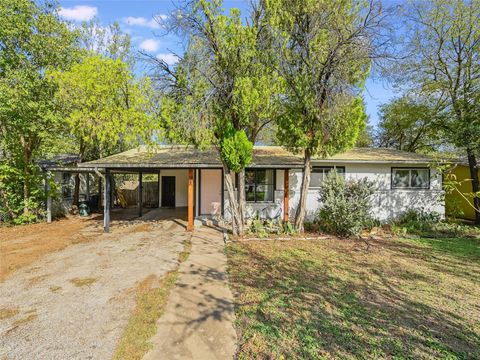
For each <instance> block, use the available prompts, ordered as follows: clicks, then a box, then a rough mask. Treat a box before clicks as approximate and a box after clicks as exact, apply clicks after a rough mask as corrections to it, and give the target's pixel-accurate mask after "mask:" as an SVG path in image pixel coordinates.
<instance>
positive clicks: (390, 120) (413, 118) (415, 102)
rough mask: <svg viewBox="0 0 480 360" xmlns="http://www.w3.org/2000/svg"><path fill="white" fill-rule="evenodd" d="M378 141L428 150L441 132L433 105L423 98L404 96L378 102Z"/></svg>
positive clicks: (395, 145)
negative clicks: (388, 101)
mask: <svg viewBox="0 0 480 360" xmlns="http://www.w3.org/2000/svg"><path fill="white" fill-rule="evenodd" d="M378 127H379V132H378V134H377V143H378V145H379V146H382V147H390V148H395V149H398V150H405V151H411V152H431V151H433V150H435V149H436V148H437V147H438V143H439V139H440V134H441V132H440V131H439V126H438V119H437V118H436V109H435V107H434V105H432V104H429V103H428V102H427V101H426V99H414V98H412V97H408V96H403V97H400V98H398V99H394V100H393V101H391V102H390V103H388V104H385V105H381V106H380V123H379V124H378Z"/></svg>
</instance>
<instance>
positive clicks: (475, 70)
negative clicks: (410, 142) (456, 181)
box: [398, 0, 480, 224]
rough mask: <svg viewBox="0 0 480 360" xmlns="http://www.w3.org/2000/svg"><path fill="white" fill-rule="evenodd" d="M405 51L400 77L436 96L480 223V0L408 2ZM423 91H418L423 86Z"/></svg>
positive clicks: (441, 126)
mask: <svg viewBox="0 0 480 360" xmlns="http://www.w3.org/2000/svg"><path fill="white" fill-rule="evenodd" d="M405 19H406V20H407V31H406V35H405V37H404V42H403V43H402V44H401V45H403V46H404V51H405V56H404V57H403V58H404V61H402V62H401V63H400V65H399V69H398V74H399V76H398V80H399V82H400V83H401V84H402V85H403V86H404V87H411V88H415V89H419V91H421V93H422V94H424V95H425V96H427V97H431V98H434V99H436V101H437V102H438V103H440V104H442V106H439V107H438V112H437V114H436V117H437V118H438V119H441V121H439V122H438V126H439V129H441V130H442V132H443V133H444V135H445V137H444V141H446V142H449V143H451V144H453V145H454V146H456V147H457V148H458V149H461V150H462V151H463V152H464V153H465V155H466V157H467V159H468V163H469V167H470V176H471V178H472V187H473V192H474V193H475V194H476V195H475V196H474V206H475V208H476V209H477V213H476V223H477V224H480V183H479V178H478V173H477V171H476V166H477V165H478V162H477V157H476V154H478V153H479V152H480V116H479V114H480V101H479V99H480V21H479V19H480V1H479V0H458V1H449V0H432V1H415V2H412V3H411V4H410V5H409V6H407V7H406V12H405ZM417 91H418V90H417Z"/></svg>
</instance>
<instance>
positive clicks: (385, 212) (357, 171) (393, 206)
mask: <svg viewBox="0 0 480 360" xmlns="http://www.w3.org/2000/svg"><path fill="white" fill-rule="evenodd" d="M333 165H337V166H339V165H338V164H322V165H319V166H333ZM314 166H315V165H314ZM342 166H345V178H346V179H347V180H348V179H362V178H367V179H369V180H371V181H374V182H375V183H376V184H377V190H376V192H375V194H374V195H373V196H372V216H374V217H375V218H378V219H379V220H382V221H386V220H389V219H392V218H395V217H398V216H399V215H401V214H402V213H403V212H405V211H406V210H408V209H417V210H421V209H424V210H425V211H436V212H438V213H440V214H441V215H442V216H444V214H445V202H444V200H443V195H444V193H443V190H442V177H441V174H439V173H436V172H435V170H434V169H431V170H430V189H428V190H427V189H425V190H400V189H391V188H390V181H391V168H392V167H406V166H408V165H405V164H346V165H342ZM419 166H422V165H418V164H416V165H412V167H419ZM425 166H426V165H425ZM301 181H302V172H301V171H300V170H291V171H290V186H289V187H290V189H289V191H290V196H289V199H290V200H289V201H290V214H291V217H293V215H294V214H295V210H296V208H297V206H298V202H299V199H300V186H301ZM319 207H320V204H319V202H318V190H309V193H308V198H307V218H308V219H309V220H312V219H313V217H314V216H315V213H316V212H317V210H318V209H319Z"/></svg>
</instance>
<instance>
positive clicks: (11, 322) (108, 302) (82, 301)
mask: <svg viewBox="0 0 480 360" xmlns="http://www.w3.org/2000/svg"><path fill="white" fill-rule="evenodd" d="M82 231H83V232H84V234H85V235H86V236H96V237H97V238H96V239H95V240H94V241H92V242H88V243H79V244H75V245H71V246H69V247H67V248H66V249H64V250H61V251H58V252H55V253H51V254H49V255H47V256H45V257H43V258H42V259H40V260H38V261H36V262H34V263H32V264H31V265H29V266H27V267H24V268H22V269H20V270H18V271H17V272H15V273H14V274H12V275H11V276H10V277H8V278H7V279H6V280H5V282H3V283H0V309H9V308H11V309H15V308H17V309H18V310H19V312H18V314H16V315H15V316H13V317H10V318H7V319H3V320H0V358H1V359H3V358H7V359H110V358H111V357H112V355H113V353H114V351H115V347H116V343H117V341H118V340H119V338H120V336H121V335H122V332H123V329H124V327H125V325H126V324H127V322H128V319H129V317H130V314H131V312H132V310H133V309H134V306H135V288H136V285H137V284H138V283H139V282H140V281H142V280H144V279H145V278H146V277H148V276H150V275H155V276H158V277H161V276H163V275H164V274H165V273H166V272H168V271H170V270H173V269H174V268H176V267H177V265H178V254H179V253H180V252H181V251H182V249H183V244H182V242H183V241H184V239H185V237H186V236H187V235H186V232H185V230H184V228H183V227H182V226H180V225H179V224H177V223H176V222H174V221H168V220H164V221H160V222H156V223H148V224H140V225H139V224H138V223H132V224H126V225H122V226H119V227H117V228H116V229H114V230H113V231H112V233H110V234H102V233H101V228H100V227H99V226H96V225H92V226H88V227H86V228H85V229H84V230H82ZM52 236H55V235H54V233H53V234H52ZM48 240H49V239H47V238H46V239H45V241H48ZM75 279H76V280H82V279H85V280H86V281H84V283H86V285H83V286H78V284H82V281H77V282H76V283H77V285H75V281H73V282H72V280H75Z"/></svg>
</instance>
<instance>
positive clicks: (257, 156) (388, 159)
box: [78, 145, 434, 169]
mask: <svg viewBox="0 0 480 360" xmlns="http://www.w3.org/2000/svg"><path fill="white" fill-rule="evenodd" d="M312 161H313V163H422V164H425V163H431V162H433V161H434V159H433V158H432V157H429V156H426V155H421V154H415V153H410V152H406V151H400V150H393V149H386V148H355V149H352V150H350V151H347V152H344V153H341V154H336V155H334V156H331V157H329V158H326V159H320V158H314V159H312ZM302 165H303V156H302V155H301V154H292V153H291V152H289V151H287V150H285V149H284V148H283V147H281V146H255V147H254V151H253V160H252V163H251V164H250V165H249V167H262V168H265V167H266V168H301V167H302ZM78 166H79V167H89V168H117V169H119V168H120V169H128V168H219V167H221V166H222V163H221V161H220V158H219V156H218V153H217V151H216V150H215V149H214V148H213V147H212V148H210V149H207V150H199V149H196V148H194V147H192V146H181V145H162V146H158V147H153V148H148V147H146V146H139V147H137V148H135V149H131V150H128V151H125V152H122V153H119V154H115V155H112V156H108V157H105V158H102V159H98V160H94V161H89V162H85V163H81V164H79V165H78Z"/></svg>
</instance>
